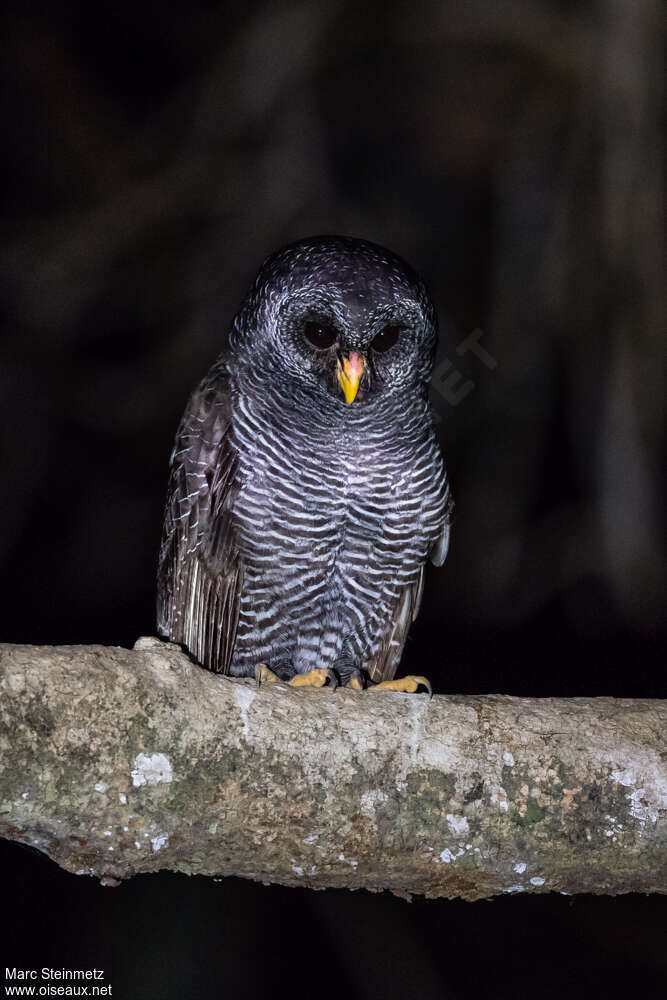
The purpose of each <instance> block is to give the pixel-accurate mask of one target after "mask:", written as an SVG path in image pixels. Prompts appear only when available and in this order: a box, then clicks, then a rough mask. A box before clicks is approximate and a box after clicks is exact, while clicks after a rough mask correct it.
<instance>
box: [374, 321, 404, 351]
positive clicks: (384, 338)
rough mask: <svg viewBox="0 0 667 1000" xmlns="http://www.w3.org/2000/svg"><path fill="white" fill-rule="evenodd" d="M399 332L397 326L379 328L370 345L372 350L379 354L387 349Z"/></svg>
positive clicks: (394, 341) (395, 339) (392, 344)
mask: <svg viewBox="0 0 667 1000" xmlns="http://www.w3.org/2000/svg"><path fill="white" fill-rule="evenodd" d="M400 332H401V330H400V327H398V326H385V328H384V330H380V332H379V333H378V334H377V336H376V337H373V339H372V340H371V347H372V348H373V350H374V351H378V353H379V354H383V353H384V352H385V351H389V350H390V349H391V348H392V347H393V346H394V344H395V343H396V342H397V340H398V335H399V333H400Z"/></svg>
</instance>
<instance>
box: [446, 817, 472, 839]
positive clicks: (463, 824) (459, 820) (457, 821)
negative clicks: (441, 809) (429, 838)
mask: <svg viewBox="0 0 667 1000" xmlns="http://www.w3.org/2000/svg"><path fill="white" fill-rule="evenodd" d="M445 819H446V820H447V823H448V824H449V829H450V830H451V831H452V833H454V834H457V835H458V836H459V837H460V836H461V834H462V833H468V832H469V831H470V827H469V825H468V820H467V819H466V818H465V816H455V815H454V814H453V813H447V815H446V816H445Z"/></svg>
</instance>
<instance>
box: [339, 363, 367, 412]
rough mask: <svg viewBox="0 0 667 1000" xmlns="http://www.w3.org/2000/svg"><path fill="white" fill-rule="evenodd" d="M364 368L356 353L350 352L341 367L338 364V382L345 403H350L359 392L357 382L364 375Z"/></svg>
mask: <svg viewBox="0 0 667 1000" xmlns="http://www.w3.org/2000/svg"><path fill="white" fill-rule="evenodd" d="M364 367H365V366H364V359H363V358H362V357H361V355H360V354H357V352H356V351H352V353H351V354H350V356H349V358H344V359H343V363H342V365H341V363H340V361H339V362H338V369H337V375H338V382H339V383H340V387H341V389H342V390H343V393H344V394H345V399H346V401H347V403H352V402H353V401H354V398H355V396H356V395H357V392H358V391H359V382H360V380H361V376H362V375H363V374H364Z"/></svg>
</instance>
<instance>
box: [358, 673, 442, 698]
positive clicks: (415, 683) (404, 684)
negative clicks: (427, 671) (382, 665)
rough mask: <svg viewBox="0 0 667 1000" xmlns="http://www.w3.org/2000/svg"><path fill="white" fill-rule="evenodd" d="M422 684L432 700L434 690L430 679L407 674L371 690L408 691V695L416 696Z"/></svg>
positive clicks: (381, 683)
mask: <svg viewBox="0 0 667 1000" xmlns="http://www.w3.org/2000/svg"><path fill="white" fill-rule="evenodd" d="M420 684H421V686H422V687H425V688H426V690H427V691H428V693H429V696H430V697H431V698H432V697H433V689H432V688H431V682H430V681H429V679H428V677H420V676H418V675H417V674H407V675H406V676H405V677H398V678H397V679H396V680H395V681H380V683H379V684H374V685H373V686H372V687H371V688H370V689H369V690H371V691H406V692H407V693H408V694H414V692H415V691H416V690H417V688H418V687H419V685H420Z"/></svg>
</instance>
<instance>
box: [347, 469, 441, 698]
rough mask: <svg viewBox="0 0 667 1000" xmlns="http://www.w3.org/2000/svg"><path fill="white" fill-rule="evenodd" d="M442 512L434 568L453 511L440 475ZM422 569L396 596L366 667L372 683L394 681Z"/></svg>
mask: <svg viewBox="0 0 667 1000" xmlns="http://www.w3.org/2000/svg"><path fill="white" fill-rule="evenodd" d="M442 485H443V491H444V497H443V510H442V514H441V527H440V531H439V534H438V535H437V537H436V539H435V541H434V542H433V544H432V546H431V548H430V550H429V553H428V557H429V559H430V561H431V562H432V563H433V564H434V565H435V566H442V564H443V563H444V561H445V559H446V558H447V551H448V549H449V526H450V524H451V516H452V513H453V510H454V501H453V499H452V495H451V491H450V489H449V484H448V483H447V481H446V479H444V473H443V483H442ZM424 569H425V567H424V565H423V564H422V566H421V567H420V569H419V575H418V576H417V579H416V580H415V582H414V583H413V584H411V585H410V586H408V587H405V588H404V589H403V591H402V592H401V593H400V594H399V597H398V600H397V601H396V603H395V604H394V607H393V609H392V613H391V616H390V617H389V619H388V621H387V624H386V627H385V629H384V632H383V636H382V642H381V645H380V649H379V650H378V652H377V653H376V655H375V656H374V657H373V659H372V660H371V661H370V662H369V663H368V664H367V665H366V669H367V671H368V676H369V677H370V679H371V680H372V681H374V682H375V683H379V682H380V681H391V680H393V678H394V675H395V673H396V670H397V668H398V665H399V663H400V662H401V656H402V655H403V647H404V646H405V643H406V641H407V638H408V632H409V631H410V626H411V625H412V623H413V621H414V620H415V618H416V617H417V615H418V614H419V608H420V606H421V602H422V594H423V592H424Z"/></svg>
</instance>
